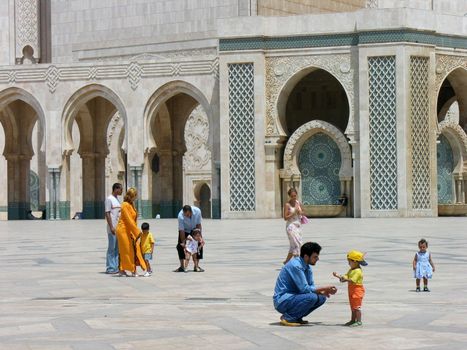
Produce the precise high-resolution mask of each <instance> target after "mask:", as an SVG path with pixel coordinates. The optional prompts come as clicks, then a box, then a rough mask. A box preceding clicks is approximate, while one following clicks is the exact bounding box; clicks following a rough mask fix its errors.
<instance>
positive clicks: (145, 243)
mask: <svg viewBox="0 0 467 350" xmlns="http://www.w3.org/2000/svg"><path fill="white" fill-rule="evenodd" d="M154 243H155V240H154V237H153V236H152V233H151V232H149V224H148V223H147V222H143V223H142V224H141V253H142V254H143V257H144V261H145V262H146V265H147V267H148V270H147V271H148V272H149V274H152V268H151V264H150V263H149V260H152V253H153V252H154Z"/></svg>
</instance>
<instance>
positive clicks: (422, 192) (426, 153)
mask: <svg viewBox="0 0 467 350" xmlns="http://www.w3.org/2000/svg"><path fill="white" fill-rule="evenodd" d="M428 59H429V58H428V57H417V56H411V57H410V123H411V133H410V139H411V145H410V146H411V150H412V206H413V209H430V208H431V200H430V198H431V176H430V173H431V172H430V136H429V118H430V115H429V99H428Z"/></svg>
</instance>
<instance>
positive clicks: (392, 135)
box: [368, 56, 398, 210]
mask: <svg viewBox="0 0 467 350" xmlns="http://www.w3.org/2000/svg"><path fill="white" fill-rule="evenodd" d="M368 83H369V88H368V90H369V119H370V120H369V127H370V208H371V209H373V210H392V209H397V207H398V206H397V198H398V196H397V128H396V57H395V56H381V57H369V58H368Z"/></svg>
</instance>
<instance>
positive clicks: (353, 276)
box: [332, 250, 368, 327]
mask: <svg viewBox="0 0 467 350" xmlns="http://www.w3.org/2000/svg"><path fill="white" fill-rule="evenodd" d="M347 261H348V262H349V265H350V269H349V271H347V273H346V274H345V275H338V274H337V273H335V272H333V273H332V274H333V275H334V277H337V278H338V279H339V281H341V282H347V283H348V291H349V302H350V309H351V311H352V316H351V319H350V321H349V322H347V323H346V324H345V325H346V326H349V327H357V326H361V325H362V301H363V297H364V296H365V287H363V271H362V269H361V267H360V265H361V266H366V265H368V264H367V262H366V261H365V259H364V254H363V253H362V252H359V251H357V250H351V251H350V252H349V253H348V254H347Z"/></svg>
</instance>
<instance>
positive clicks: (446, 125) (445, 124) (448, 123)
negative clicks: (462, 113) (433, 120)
mask: <svg viewBox="0 0 467 350" xmlns="http://www.w3.org/2000/svg"><path fill="white" fill-rule="evenodd" d="M438 130H439V133H440V134H442V133H443V132H444V131H447V130H449V131H450V132H451V133H452V134H453V135H455V136H456V138H457V139H458V141H459V143H460V144H461V145H462V154H463V155H464V156H467V134H466V133H465V131H464V129H462V127H461V126H460V125H459V124H458V123H457V122H456V121H454V120H446V119H445V120H443V121H442V122H441V123H439V124H438ZM448 138H449V135H448Z"/></svg>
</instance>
